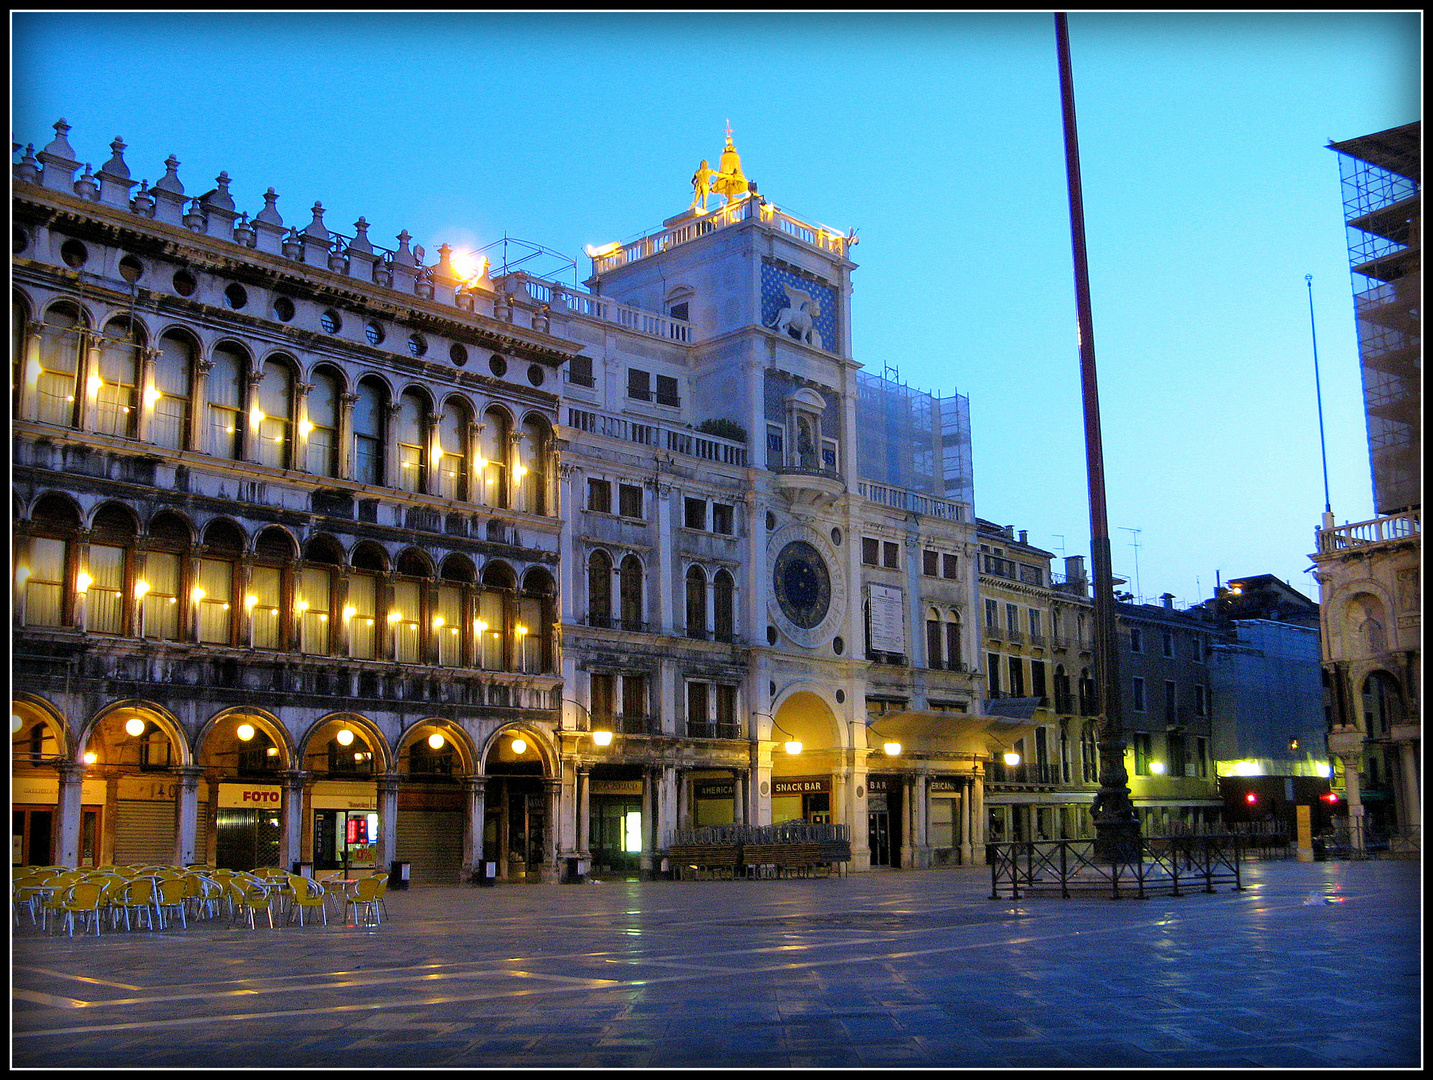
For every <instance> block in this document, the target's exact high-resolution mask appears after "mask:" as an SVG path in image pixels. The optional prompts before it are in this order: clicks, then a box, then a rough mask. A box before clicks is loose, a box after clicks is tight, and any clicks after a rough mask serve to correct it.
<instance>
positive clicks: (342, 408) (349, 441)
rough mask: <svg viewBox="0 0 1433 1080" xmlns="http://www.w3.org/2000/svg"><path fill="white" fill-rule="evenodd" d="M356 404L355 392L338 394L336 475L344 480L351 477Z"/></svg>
mask: <svg viewBox="0 0 1433 1080" xmlns="http://www.w3.org/2000/svg"><path fill="white" fill-rule="evenodd" d="M357 404H358V395H357V394H339V395H338V430H337V431H335V432H334V436H333V437H334V438H335V439H337V440H338V475H339V476H341V477H343V478H344V479H345V480H352V479H353V407H354V406H355V405H357Z"/></svg>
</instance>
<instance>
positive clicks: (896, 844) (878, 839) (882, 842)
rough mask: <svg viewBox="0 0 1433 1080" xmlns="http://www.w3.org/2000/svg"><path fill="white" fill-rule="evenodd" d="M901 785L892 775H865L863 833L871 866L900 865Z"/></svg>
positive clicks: (898, 779) (897, 778)
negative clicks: (864, 821) (865, 837)
mask: <svg viewBox="0 0 1433 1080" xmlns="http://www.w3.org/2000/svg"><path fill="white" fill-rule="evenodd" d="M900 794H901V786H900V778H899V777H896V776H881V775H878V774H874V773H873V774H870V775H868V776H867V777H866V833H867V843H868V844H870V848H871V865H872V866H891V867H896V866H899V865H900V861H901V844H900V835H901V798H900Z"/></svg>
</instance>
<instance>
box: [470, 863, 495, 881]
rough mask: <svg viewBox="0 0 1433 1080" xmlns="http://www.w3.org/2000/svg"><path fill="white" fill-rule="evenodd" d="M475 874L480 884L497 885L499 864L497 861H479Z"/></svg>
mask: <svg viewBox="0 0 1433 1080" xmlns="http://www.w3.org/2000/svg"><path fill="white" fill-rule="evenodd" d="M475 876H476V877H477V879H478V884H479V885H496V884H497V883H498V864H497V863H495V862H484V863H479V864H478V870H477V873H476V875H475Z"/></svg>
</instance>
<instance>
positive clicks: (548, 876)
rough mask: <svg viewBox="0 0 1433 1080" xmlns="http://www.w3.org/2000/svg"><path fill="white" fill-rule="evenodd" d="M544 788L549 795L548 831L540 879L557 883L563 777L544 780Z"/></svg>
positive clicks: (545, 837) (543, 840) (544, 839)
mask: <svg viewBox="0 0 1433 1080" xmlns="http://www.w3.org/2000/svg"><path fill="white" fill-rule="evenodd" d="M543 786H544V788H545V789H546V794H547V829H546V830H545V831H544V833H543V838H542V859H543V867H542V873H541V875H540V878H541V880H543V881H556V880H558V872H559V868H558V865H557V851H558V832H559V830H560V829H561V826H562V777H560V776H553V777H548V778H546V779H544V780H543Z"/></svg>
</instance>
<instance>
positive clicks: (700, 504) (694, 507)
mask: <svg viewBox="0 0 1433 1080" xmlns="http://www.w3.org/2000/svg"><path fill="white" fill-rule="evenodd" d="M686 525H687V528H689V529H705V528H706V527H707V503H706V500H705V499H688V500H687V515H686Z"/></svg>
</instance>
